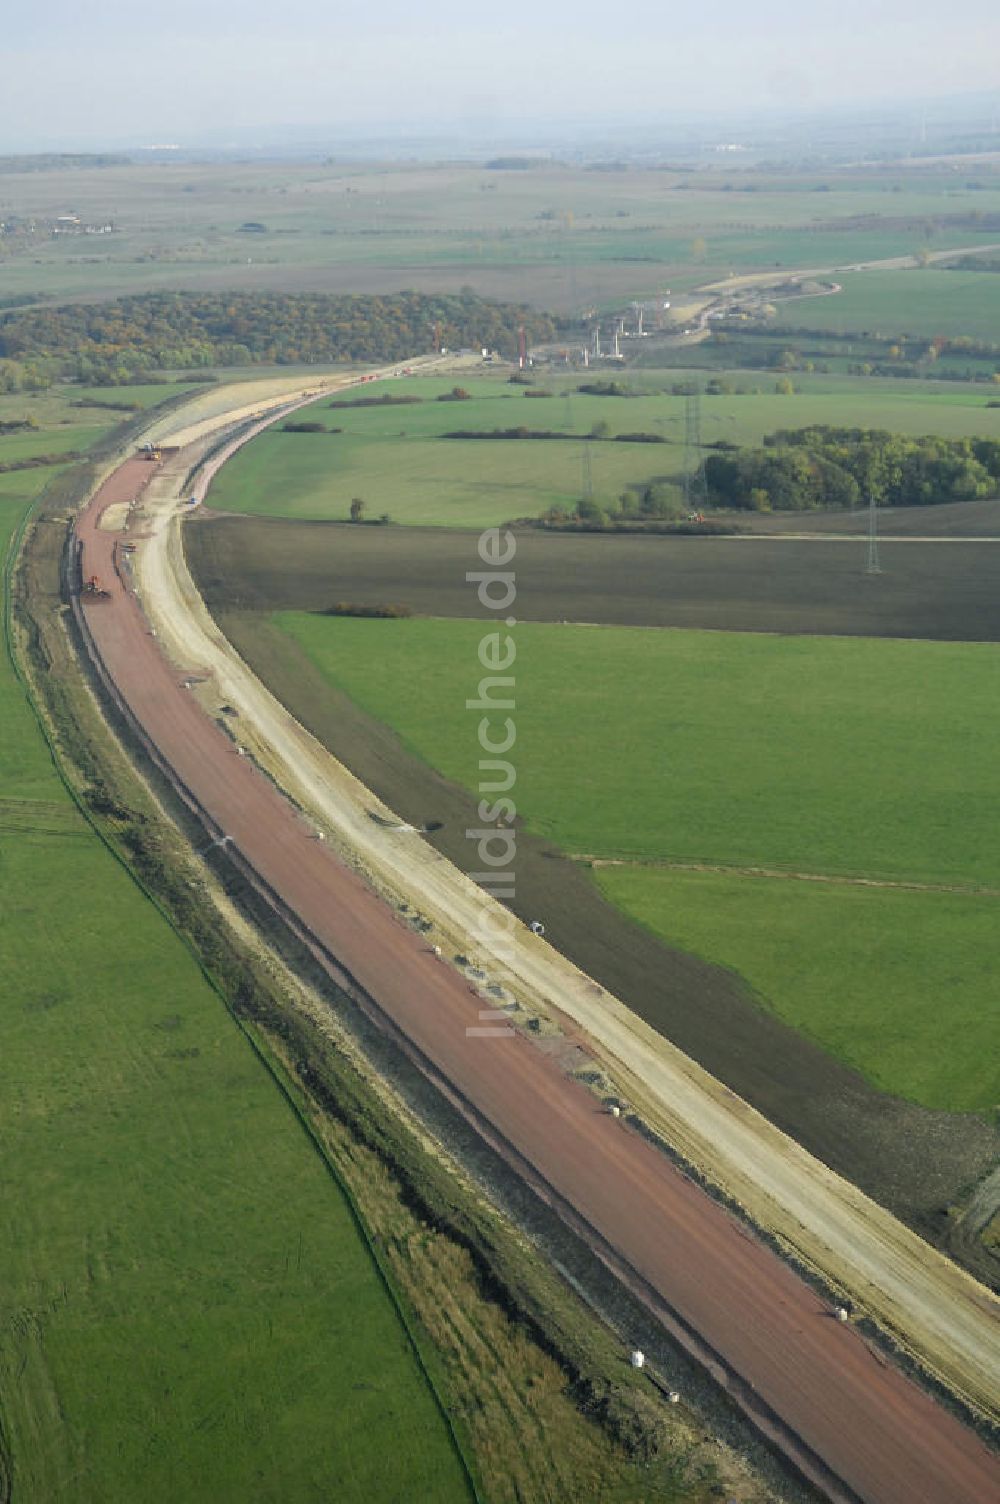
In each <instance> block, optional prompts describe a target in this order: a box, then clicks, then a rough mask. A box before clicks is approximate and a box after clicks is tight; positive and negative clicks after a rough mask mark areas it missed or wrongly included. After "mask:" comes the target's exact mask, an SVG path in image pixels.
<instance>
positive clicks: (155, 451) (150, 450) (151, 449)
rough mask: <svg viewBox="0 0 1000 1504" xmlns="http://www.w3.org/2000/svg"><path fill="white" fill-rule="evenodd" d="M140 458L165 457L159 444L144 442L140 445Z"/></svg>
mask: <svg viewBox="0 0 1000 1504" xmlns="http://www.w3.org/2000/svg"><path fill="white" fill-rule="evenodd" d="M139 458H140V459H141V460H160V459H162V458H163V453H162V451H161V450H160V448H159V446H158V445H157V444H142V445H140V447H139Z"/></svg>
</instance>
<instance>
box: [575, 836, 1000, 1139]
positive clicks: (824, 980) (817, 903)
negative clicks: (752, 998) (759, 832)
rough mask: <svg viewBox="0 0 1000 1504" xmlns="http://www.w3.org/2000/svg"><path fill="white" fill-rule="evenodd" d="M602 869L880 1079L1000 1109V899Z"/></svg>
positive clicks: (972, 1106)
mask: <svg viewBox="0 0 1000 1504" xmlns="http://www.w3.org/2000/svg"><path fill="white" fill-rule="evenodd" d="M596 877H597V882H598V884H599V886H600V887H601V889H602V890H603V892H604V893H605V894H606V895H607V896H608V897H609V898H610V899H611V900H612V902H613V903H616V904H618V905H619V907H620V908H622V909H624V910H625V912H626V913H627V914H631V915H632V916H633V918H635V919H638V920H640V921H641V922H642V923H643V924H645V925H648V927H649V928H650V929H652V930H654V931H655V932H656V933H657V934H659V935H662V936H664V937H665V938H667V939H668V940H670V941H671V943H672V944H674V945H679V946H680V947H681V948H682V949H683V950H687V951H691V952H693V953H694V954H696V955H700V956H704V957H706V958H707V959H709V960H712V961H715V962H718V963H720V964H721V965H723V966H727V967H729V968H731V969H732V970H733V971H736V972H738V973H739V974H740V975H741V976H742V977H744V978H745V979H746V981H748V982H749V983H750V985H751V987H752V988H753V990H754V993H755V994H756V996H757V997H758V998H759V999H761V1001H762V1002H763V1003H764V1005H765V1006H766V1007H770V1008H773V1009H774V1011H775V1012H776V1013H778V1014H780V1015H781V1017H782V1018H784V1019H785V1020H787V1022H789V1023H791V1024H793V1025H794V1026H795V1027H796V1028H798V1029H800V1030H802V1031H803V1032H804V1033H806V1034H808V1035H809V1036H810V1038H812V1039H814V1040H815V1041H816V1042H817V1043H818V1044H821V1045H822V1046H823V1047H824V1048H825V1049H828V1050H830V1051H832V1052H833V1053H834V1054H835V1055H838V1056H839V1057H840V1058H841V1059H842V1060H845V1061H847V1063H848V1064H849V1065H853V1066H855V1067H856V1068H857V1069H858V1070H860V1071H862V1072H863V1073H864V1074H865V1075H866V1076H867V1077H868V1079H869V1080H871V1081H872V1082H874V1084H875V1085H876V1086H879V1087H881V1088H882V1089H884V1090H886V1091H889V1092H894V1093H896V1094H899V1095H902V1096H905V1097H908V1098H909V1099H910V1100H912V1101H915V1102H920V1103H922V1104H923V1105H924V1106H926V1107H938V1108H943V1109H947V1110H950V1111H952V1112H954V1111H969V1112H975V1111H983V1110H990V1109H1000V1081H998V1078H997V1063H996V1059H997V1048H996V1047H997V1039H996V1032H997V1031H996V1024H995V1021H991V1020H990V1018H989V1007H990V998H991V996H992V992H993V980H992V979H993V977H994V976H995V974H996V967H997V961H998V944H997V900H996V899H995V898H973V897H970V896H969V895H968V894H961V895H956V894H951V893H922V892H908V891H906V890H903V889H891V888H865V887H858V886H849V885H838V884H832V883H814V882H787V881H784V880H781V879H774V878H770V879H769V878H748V877H741V876H730V875H727V874H718V873H705V872H678V871H671V870H668V869H662V868H661V869H659V870H657V869H656V868H651V867H641V866H627V867H602V868H600V869H598V870H597V873H596Z"/></svg>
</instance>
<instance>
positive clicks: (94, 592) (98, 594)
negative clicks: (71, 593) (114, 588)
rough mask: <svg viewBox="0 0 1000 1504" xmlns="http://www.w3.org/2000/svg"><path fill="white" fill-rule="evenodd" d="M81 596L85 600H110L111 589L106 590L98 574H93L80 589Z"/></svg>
mask: <svg viewBox="0 0 1000 1504" xmlns="http://www.w3.org/2000/svg"><path fill="white" fill-rule="evenodd" d="M80 598H81V600H85V601H109V600H110V599H111V591H110V590H105V589H104V587H103V586H102V585H101V582H100V580H99V579H98V578H97V576H96V574H92V575H91V576H90V579H89V580H88V581H87V582H86V584H85V585H84V587H83V589H82V590H81V591H80Z"/></svg>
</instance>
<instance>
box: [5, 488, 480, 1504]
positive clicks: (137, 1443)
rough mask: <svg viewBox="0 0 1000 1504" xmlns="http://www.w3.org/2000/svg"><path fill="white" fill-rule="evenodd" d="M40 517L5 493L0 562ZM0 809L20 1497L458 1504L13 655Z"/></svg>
mask: <svg viewBox="0 0 1000 1504" xmlns="http://www.w3.org/2000/svg"><path fill="white" fill-rule="evenodd" d="M9 479H17V480H18V481H19V482H23V480H24V479H27V481H28V483H29V485H34V484H36V479H37V477H36V473H34V472H29V473H28V474H27V476H26V477H22V476H18V477H10V478H9ZM27 499H28V497H27V494H26V493H24V492H22V494H20V495H18V494H15V493H13V492H12V491H10V490H8V489H7V488H6V487H4V489H3V491H2V492H0V554H2V553H3V552H4V550H5V548H6V543H7V539H8V538H9V536H10V535H11V533H12V532H13V531H14V529H15V528H16V526H17V523H18V521H19V518H20V517H21V516H22V515H23V512H24V508H25V505H26V503H27ZM0 785H2V790H3V797H2V799H0V954H2V962H3V974H4V987H3V990H2V996H0V1023H2V1029H3V1038H4V1076H5V1082H6V1087H5V1091H4V1093H3V1097H2V1101H0V1140H2V1141H3V1143H4V1145H5V1148H4V1155H3V1168H2V1172H0V1174H2V1192H0V1195H2V1202H3V1207H4V1213H5V1215H4V1217H3V1219H2V1226H0V1269H2V1271H3V1278H2V1280H0V1423H2V1424H0V1443H2V1446H3V1448H4V1450H5V1451H6V1452H7V1453H9V1460H10V1470H11V1472H12V1477H13V1497H14V1498H16V1499H17V1500H19V1501H23V1504H51V1501H53V1500H56V1499H70V1498H72V1499H74V1500H80V1501H92V1504H113V1501H122V1504H125V1501H129V1504H131V1501H134V1500H135V1499H137V1498H142V1499H143V1500H149V1501H160V1500H162V1501H167V1500H171V1501H172V1500H176V1499H185V1500H210V1499H213V1500H230V1499H232V1500H235V1499H249V1498H254V1499H261V1500H264V1499H268V1500H275V1501H279V1500H280V1501H285V1500H290V1499H305V1498H312V1497H316V1498H337V1499H344V1500H357V1501H359V1504H360V1501H368V1500H372V1499H411V1498H412V1499H416V1498H419V1499H427V1500H438V1501H441V1504H444V1501H452V1500H458V1499H464V1498H467V1497H468V1493H467V1489H466V1484H465V1481H464V1475H463V1472H462V1469H461V1465H460V1463H459V1460H458V1458H457V1456H456V1455H455V1453H454V1452H453V1450H452V1447H451V1443H450V1440H449V1436H448V1433H447V1430H446V1428H445V1425H444V1423H443V1421H442V1418H441V1416H440V1414H439V1412H438V1411H437V1409H436V1408H435V1404H434V1401H433V1399H432V1396H431V1393H430V1390H429V1388H428V1386H427V1383H426V1380H425V1378H424V1377H423V1374H422V1372H421V1370H420V1369H419V1367H418V1364H417V1361H416V1359H415V1356H414V1354H413V1352H412V1349H411V1348H410V1346H409V1343H408V1340H407V1338H406V1336H405V1333H404V1330H403V1327H402V1325H401V1323H400V1321H399V1318H398V1316H397V1313H396V1311H395V1308H394V1307H393V1305H392V1304H391V1302H390V1300H389V1298H388V1296H387V1293H386V1291H385V1288H384V1286H383V1285H382V1283H381V1281H380V1277H379V1275H378V1273H377V1270H376V1268H375V1266H374V1264H373V1262H372V1260H371V1257H370V1255H369V1253H368V1251H367V1249H366V1247H365V1245H364V1243H363V1241H362V1238H361V1236H360V1234H359V1232H358V1230H357V1227H356V1225H355V1223H354V1222H353V1220H352V1216H351V1213H350V1210H349V1207H348V1204H347V1202H346V1200H345V1199H344V1197H343V1196H342V1194H341V1193H340V1191H339V1190H338V1188H337V1187H336V1185H335V1184H334V1183H333V1182H332V1181H331V1179H330V1178H329V1176H328V1174H327V1172H326V1170H325V1169H324V1167H323V1165H322V1163H321V1161H320V1160H319V1158H318V1157H317V1156H316V1154H315V1153H314V1151H313V1149H312V1147H311V1146H310V1144H309V1142H308V1141H307V1139H306V1138H305V1136H304V1134H303V1132H302V1129H301V1127H300V1126H299V1124H298V1122H297V1120H296V1119H295V1117H294V1116H293V1115H292V1113H291V1112H290V1110H289V1109H288V1108H287V1106H286V1105H285V1103H284V1101H283V1099H282V1098H281V1096H280V1095H279V1093H278V1091H277V1090H276V1088H275V1087H274V1085H273V1084H272V1082H271V1081H270V1079H269V1078H268V1076H267V1075H266V1073H265V1071H264V1070H263V1068H262V1067H261V1065H260V1064H259V1062H258V1060H257V1059H256V1057H255V1056H254V1054H253V1053H252V1051H251V1050H250V1048H249V1046H248V1045H247V1043H246V1042H245V1040H244V1039H243V1037H242V1035H241V1034H240V1033H239V1032H238V1030H237V1029H236V1027H235V1025H234V1024H233V1022H232V1021H231V1019H230V1018H229V1016H228V1014H227V1013H226V1011H225V1009H224V1008H223V1006H222V1004H221V1002H220V1001H219V999H218V998H217V997H216V996H215V994H214V993H213V992H212V991H211V990H210V989H209V987H208V986H207V984H206V983H205V981H204V980H203V978H202V976H201V974H200V972H199V971H198V969H197V967H196V965H195V964H194V962H193V960H192V959H191V957H190V955H189V954H188V952H187V951H186V950H185V948H184V947H183V946H182V944H181V943H180V941H179V940H177V939H176V938H175V937H174V935H173V934H172V933H171V931H170V930H169V928H168V927H167V925H166V924H165V923H164V922H163V921H162V920H161V919H160V918H159V917H158V916H157V914H156V912H155V911H154V909H153V908H152V907H151V906H150V904H149V903H148V902H147V901H146V900H145V899H144V898H143V897H142V896H141V894H140V893H139V891H138V890H137V889H136V888H135V886H134V885H133V884H132V882H131V880H130V879H129V878H128V877H127V876H126V874H125V873H124V871H122V869H121V868H120V867H119V866H118V865H117V863H116V862H115V860H114V859H113V858H112V857H111V855H110V854H109V853H108V852H107V851H106V850H105V849H104V848H103V846H101V844H100V843H99V842H98V840H97V838H96V836H94V835H93V834H92V832H91V831H90V829H89V827H88V826H87V825H86V824H85V823H84V821H83V819H82V817H81V816H80V815H78V813H77V812H76V809H75V806H74V805H73V804H72V802H71V801H70V799H69V797H68V795H67V794H66V793H65V791H64V789H63V786H62V784H61V783H60V782H59V780H58V778H57V776H56V773H55V770H54V768H53V766H52V763H51V761H50V759H49V756H48V752H47V749H46V746H45V743H44V742H43V740H42V739H41V736H40V734H39V732H38V729H37V727H36V724H35V722H34V720H33V718H32V716H31V714H30V712H29V708H28V706H27V704H26V703H25V701H24V698H23V695H22V692H21V690H20V687H19V685H18V684H17V682H16V680H15V679H14V677H13V674H12V672H11V670H10V666H9V664H8V662H7V660H6V658H0ZM2 1471H3V1469H2V1468H0V1477H2Z"/></svg>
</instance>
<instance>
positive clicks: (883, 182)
mask: <svg viewBox="0 0 1000 1504" xmlns="http://www.w3.org/2000/svg"><path fill="white" fill-rule="evenodd" d="M683 155H686V153H682V156H683ZM746 165H747V166H749V165H750V163H749V162H748V163H747V164H746ZM970 172H974V180H973V181H968V180H966V179H964V178H960V179H958V180H956V179H955V178H954V177H952V176H950V175H944V174H942V173H940V172H937V173H935V172H934V171H933V170H928V169H926V168H922V167H920V166H914V165H913V164H902V163H901V164H899V167H898V170H897V171H892V172H886V171H884V170H880V169H878V168H876V169H875V170H868V169H866V168H864V167H862V168H860V169H850V168H846V169H845V168H841V169H837V168H833V167H831V168H830V169H829V170H826V171H824V170H818V171H813V172H803V173H798V172H788V173H784V174H781V173H776V172H768V171H763V170H760V168H759V166H757V167H755V169H754V170H752V171H746V170H741V164H740V163H735V162H734V163H719V162H713V163H711V164H710V165H707V166H706V165H705V164H704V163H703V164H702V165H701V167H700V168H699V169H698V170H691V171H688V170H686V169H685V170H677V169H676V168H674V169H666V168H663V167H654V168H652V169H651V168H649V167H648V166H646V165H643V166H640V165H638V164H634V165H631V166H630V167H628V168H627V169H626V168H619V169H617V170H602V171H599V172H595V171H590V170H588V168H587V167H586V166H577V165H570V164H565V163H560V162H548V163H540V164H538V165H536V166H535V167H534V168H533V169H532V170H531V171H490V170H487V169H485V168H484V167H482V166H481V165H479V164H476V163H474V162H468V163H461V162H458V163H456V162H448V163H431V162H423V163H412V162H406V163H399V162H381V163H380V162H370V163H364V162H336V163H329V164H326V165H321V164H319V163H310V164H285V165H273V164H254V163H238V162H227V163H225V164H224V165H215V166H213V165H207V164H205V165H202V164H196V163H176V164H174V163H170V162H167V161H162V162H159V163H157V164H155V165H153V166H151V165H150V164H149V163H143V164H139V165H135V166H122V167H108V168H104V169H100V170H85V169H84V170H73V171H66V170H59V169H51V170H47V171H39V172H33V173H13V174H6V175H3V176H0V196H2V199H3V202H4V204H5V205H8V206H9V207H10V210H11V211H12V212H13V213H15V214H18V215H21V216H24V217H25V218H36V219H39V220H42V221H44V220H45V219H46V218H51V217H54V216H56V215H58V214H60V213H63V212H64V211H65V206H66V204H67V203H73V204H74V205H75V207H76V210H77V212H79V213H80V215H81V216H82V218H83V219H84V220H87V221H90V222H92V223H94V222H105V221H107V220H108V219H113V220H114V223H115V226H116V229H115V232H114V233H113V234H111V235H107V236H102V237H100V238H98V239H94V238H88V239H87V240H86V241H84V240H82V239H81V238H80V237H77V236H59V237H52V236H50V235H48V234H45V233H44V232H43V233H41V234H39V235H37V236H33V237H24V238H23V239H16V238H8V239H7V240H6V242H5V245H4V247H3V252H2V254H3V257H4V262H3V267H4V286H5V289H7V290H8V291H9V292H10V293H14V294H27V295H31V294H45V295H48V296H56V297H61V298H71V297H76V296H80V295H84V296H94V295H95V294H101V295H104V296H114V295H115V294H117V293H120V292H123V291H127V292H136V291H139V290H141V289H143V288H149V287H176V288H203V287H216V288H218V287H225V288H250V289H252V288H259V287H282V288H284V289H285V290H289V289H291V288H294V287H301V288H309V289H313V290H317V291H322V290H328V291H338V290H339V291H370V290H387V289H390V288H393V289H398V288H399V287H401V286H411V287H414V286H420V285H424V286H429V285H431V284H432V283H435V284H437V285H440V283H441V279H442V276H449V275H450V276H453V277H454V280H455V285H456V287H457V286H458V285H459V284H460V283H468V284H469V285H472V286H474V287H475V288H476V290H477V291H480V292H484V293H486V294H488V295H494V296H503V297H510V298H515V299H521V298H527V299H529V300H532V301H536V302H538V303H539V304H547V305H549V306H554V307H559V308H563V309H565V308H572V309H574V310H575V311H577V312H579V311H580V310H581V309H582V308H584V307H587V306H588V305H590V304H592V303H600V302H603V301H607V300H611V301H621V300H626V301H627V300H628V298H630V297H633V296H637V295H642V296H651V295H653V294H655V293H656V292H657V291H660V290H661V289H662V288H663V287H664V286H671V287H673V288H674V289H675V291H676V290H678V289H680V288H681V287H683V286H685V285H687V286H690V285H692V283H694V282H696V281H697V280H698V279H699V278H701V279H702V280H703V279H704V276H705V273H706V271H707V272H709V273H716V274H722V273H724V272H726V271H730V270H732V271H735V272H745V271H755V270H766V269H770V268H773V267H774V266H775V265H776V264H777V265H780V266H782V267H788V268H791V267H822V266H827V265H828V266H834V267H836V266H841V265H845V264H851V263H854V262H858V261H862V260H872V259H877V258H880V257H889V256H899V255H907V254H911V253H912V252H914V251H916V250H918V249H919V248H920V247H921V246H923V245H924V244H929V245H930V246H931V248H932V249H934V250H938V249H944V248H948V247H965V246H975V245H977V244H982V243H990V242H991V241H996V240H997V239H998V237H997V235H996V234H995V233H993V234H990V233H989V232H988V231H986V230H983V229H982V228H980V227H979V224H978V222H977V221H976V220H975V219H974V216H975V215H976V214H986V215H988V214H991V213H993V214H995V213H996V212H997V210H998V209H1000V183H998V181H997V179H996V176H995V174H994V173H993V172H992V171H991V170H990V169H989V168H988V167H986V166H984V165H982V164H977V166H976V168H975V169H972V168H970ZM247 221H253V222H255V223H258V224H262V225H263V226H264V229H263V231H261V232H258V233H254V234H246V233H243V232H241V228H240V227H241V225H243V224H244V223H246V222H247ZM928 237H929V238H928ZM696 247H697V248H696Z"/></svg>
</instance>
